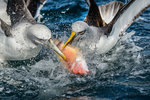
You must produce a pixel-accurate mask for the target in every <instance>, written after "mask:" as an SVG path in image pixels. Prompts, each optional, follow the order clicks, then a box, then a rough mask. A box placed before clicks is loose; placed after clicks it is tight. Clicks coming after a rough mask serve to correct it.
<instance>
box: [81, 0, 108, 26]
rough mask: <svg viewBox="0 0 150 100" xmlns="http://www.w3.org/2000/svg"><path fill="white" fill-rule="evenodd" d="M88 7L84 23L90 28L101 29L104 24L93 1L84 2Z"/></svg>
mask: <svg viewBox="0 0 150 100" xmlns="http://www.w3.org/2000/svg"><path fill="white" fill-rule="evenodd" d="M85 2H86V3H87V4H88V5H89V12H88V15H87V16H86V18H85V20H84V21H85V22H86V23H87V24H88V25H90V26H96V27H102V26H104V25H105V22H104V21H103V20H102V18H101V16H100V12H99V8H98V6H97V4H96V2H95V1H94V0H85Z"/></svg>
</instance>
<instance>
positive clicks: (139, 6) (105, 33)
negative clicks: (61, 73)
mask: <svg viewBox="0 0 150 100" xmlns="http://www.w3.org/2000/svg"><path fill="white" fill-rule="evenodd" d="M85 1H86V3H87V4H88V6H89V12H88V15H87V16H86V18H85V20H84V21H77V22H75V23H73V24H72V34H71V36H70V37H69V39H68V40H67V42H66V43H65V45H64V47H63V48H65V46H66V45H68V44H70V43H75V44H76V45H77V46H78V47H80V48H81V49H84V50H87V49H88V50H91V51H93V50H96V51H97V52H98V53H99V54H102V53H107V52H108V51H109V50H110V49H112V48H113V47H114V46H115V44H116V43H117V41H118V40H119V39H120V38H121V37H123V36H124V35H126V34H124V33H125V31H126V29H127V28H128V27H129V26H130V25H131V24H132V23H133V22H134V20H135V19H136V18H137V17H138V16H139V15H140V14H141V13H142V12H143V11H144V10H145V9H147V8H148V7H150V0H130V1H129V2H128V3H127V4H125V5H124V4H123V3H122V2H119V1H113V2H110V3H108V4H106V5H101V6H99V7H98V6H97V4H96V3H95V1H94V0H85ZM85 48H86V49H85Z"/></svg>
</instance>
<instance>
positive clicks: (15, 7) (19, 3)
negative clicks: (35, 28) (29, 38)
mask: <svg viewBox="0 0 150 100" xmlns="http://www.w3.org/2000/svg"><path fill="white" fill-rule="evenodd" d="M7 13H8V15H10V19H11V24H12V25H14V24H16V23H18V22H20V21H23V20H25V21H28V22H30V23H33V24H34V23H36V21H35V20H34V18H33V17H32V15H31V13H30V11H29V10H28V8H27V6H26V3H25V1H24V0H8V4H7Z"/></svg>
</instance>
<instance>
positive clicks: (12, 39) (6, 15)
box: [0, 0, 61, 62]
mask: <svg viewBox="0 0 150 100" xmlns="http://www.w3.org/2000/svg"><path fill="white" fill-rule="evenodd" d="M28 1H29V0H28ZM0 8H1V9H0V26H1V27H0V62H4V61H7V60H25V59H29V58H32V57H35V56H37V55H38V53H39V51H40V50H41V47H42V45H43V44H44V45H45V44H46V43H47V42H50V46H51V45H52V47H50V46H49V43H48V44H46V45H47V46H49V47H50V48H53V49H54V48H55V49H54V51H55V52H57V53H58V52H59V53H58V54H60V53H61V52H60V51H59V49H58V48H57V47H56V46H55V45H54V44H53V43H52V39H51V31H50V30H49V28H48V27H46V26H45V25H42V24H37V23H36V21H35V20H34V18H33V16H32V15H31V13H30V11H29V10H28V8H27V5H26V4H25V1H24V0H20V1H17V0H13V1H11V0H8V1H4V0H0Z"/></svg>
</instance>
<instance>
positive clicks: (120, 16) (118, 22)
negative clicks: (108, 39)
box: [107, 0, 150, 36]
mask: <svg viewBox="0 0 150 100" xmlns="http://www.w3.org/2000/svg"><path fill="white" fill-rule="evenodd" d="M148 7H150V0H130V1H129V2H128V3H127V4H126V5H125V6H124V7H122V8H121V9H120V10H119V11H118V13H117V15H116V16H115V17H114V19H113V20H112V22H111V23H110V24H109V25H108V30H107V32H108V33H110V35H117V36H119V34H120V33H122V32H125V31H126V29H127V28H128V27H129V26H130V25H131V24H132V23H133V22H134V20H135V19H136V18H137V17H138V16H139V15H140V14H141V13H142V12H143V11H144V10H145V9H147V8H148Z"/></svg>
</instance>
